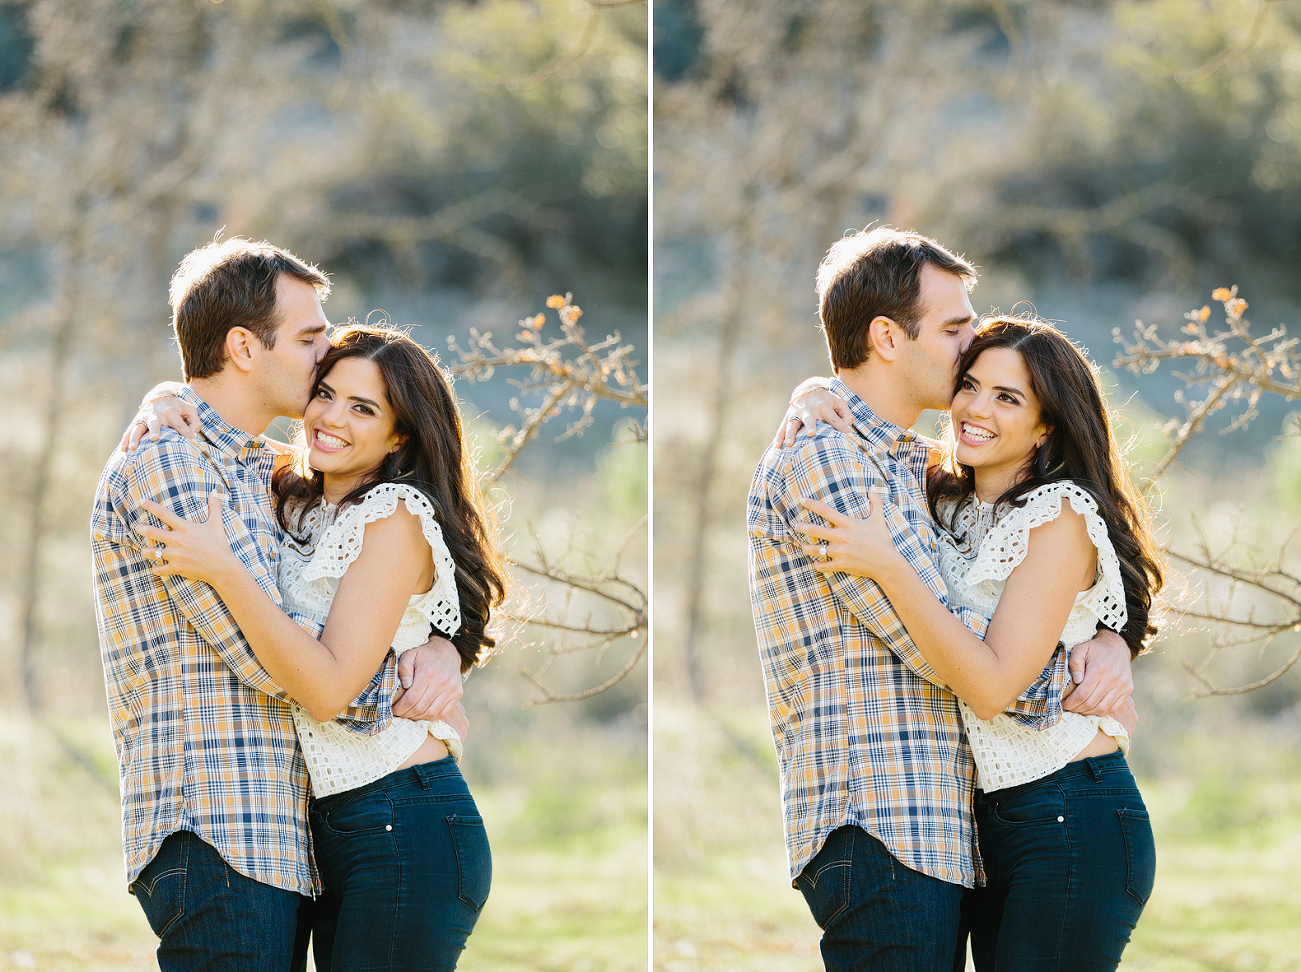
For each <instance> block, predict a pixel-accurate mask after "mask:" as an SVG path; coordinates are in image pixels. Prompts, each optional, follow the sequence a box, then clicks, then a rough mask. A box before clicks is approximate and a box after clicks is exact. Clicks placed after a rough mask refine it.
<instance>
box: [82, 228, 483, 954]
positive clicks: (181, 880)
mask: <svg viewBox="0 0 1301 972" xmlns="http://www.w3.org/2000/svg"><path fill="white" fill-rule="evenodd" d="M328 292H329V282H328V280H327V279H326V277H325V276H324V275H323V274H322V273H321V272H320V271H319V270H317V269H316V268H315V267H312V266H310V265H308V264H306V263H304V262H303V261H301V260H299V259H298V258H297V257H295V256H293V255H292V254H289V253H287V252H285V251H284V250H281V249H278V248H276V247H273V246H271V245H269V244H266V243H250V242H248V241H246V240H242V239H230V240H226V241H224V242H221V243H214V244H211V245H209V246H207V247H204V248H202V249H200V250H196V251H194V252H193V253H191V254H189V255H188V256H187V257H186V258H185V259H184V261H182V263H181V266H180V269H179V270H178V271H177V273H176V276H175V277H173V279H172V285H171V305H172V308H173V326H174V329H175V332H176V339H177V343H178V344H179V346H180V351H181V357H182V361H183V365H184V376H185V380H186V382H187V385H186V386H184V387H182V388H180V389H179V390H178V391H177V394H178V395H179V397H180V398H181V399H182V400H184V401H185V402H186V403H187V404H188V406H189V407H191V408H192V409H194V411H195V413H196V414H197V418H198V422H199V430H198V431H197V432H193V431H192V432H191V433H190V434H189V435H188V436H181V435H179V434H177V433H175V432H173V431H172V430H170V429H166V430H163V431H162V433H161V434H160V435H158V436H156V437H155V440H154V441H150V442H148V443H145V444H144V445H143V446H142V447H141V448H139V449H137V450H135V451H129V452H118V451H115V452H114V454H113V456H112V457H110V459H109V461H108V464H107V466H106V467H105V469H104V473H103V475H102V477H101V478H100V482H99V488H98V490H97V492H96V495H95V508H94V513H93V516H92V520H91V541H92V548H93V553H94V562H95V597H96V619H97V623H98V627H99V635H100V648H101V653H102V655H103V661H104V677H105V683H106V687H107V690H108V701H109V710H110V714H111V716H112V721H113V729H114V741H115V744H116V748H117V755H118V763H119V768H120V774H121V787H122V835H123V844H124V851H125V856H126V870H127V881H128V882H129V884H130V890H131V892H132V893H133V894H134V895H135V896H136V898H137V900H138V901H139V903H140V905H141V907H142V908H143V909H144V912H145V915H146V917H147V918H148V920H149V923H150V925H151V927H152V928H153V930H154V931H155V932H156V933H157V934H158V936H159V939H160V942H159V947H158V962H159V966H160V968H162V969H179V968H185V969H205V970H217V969H220V970H241V972H243V970H254V969H258V970H265V969H286V970H289V969H301V968H303V966H304V963H305V960H306V945H307V937H308V933H309V932H310V915H309V913H308V911H309V909H308V908H307V907H306V906H307V905H308V904H310V901H311V898H310V897H309V896H310V895H312V894H313V893H315V892H316V891H317V890H319V887H320V884H319V880H318V876H317V874H316V871H315V866H314V863H313V860H312V853H311V846H310V838H309V835H308V827H307V799H308V790H307V787H308V777H307V770H306V766H305V764H304V762H303V755H302V752H301V750H300V749H299V745H298V737H297V733H296V732H295V729H294V722H293V717H292V714H291V710H290V707H289V702H288V698H287V696H286V695H285V693H284V691H283V690H282V689H281V688H280V687H279V686H278V685H277V684H276V683H275V682H274V681H273V680H272V679H271V678H270V676H269V675H268V674H267V673H266V671H265V670H264V669H263V668H262V666H261V665H260V664H259V663H258V661H257V659H256V658H255V657H254V655H253V652H252V650H251V649H250V648H249V646H248V644H247V643H246V642H245V640H244V638H243V636H242V635H241V633H240V631H239V628H238V627H237V626H236V625H235V623H234V621H233V619H232V618H231V616H230V614H229V612H228V611H227V610H226V608H225V606H224V605H223V604H222V603H221V600H220V599H219V598H218V597H217V596H216V593H215V592H214V591H213V590H212V588H211V587H209V586H207V585H206V584H203V583H199V582H195V581H191V580H187V579H185V578H182V577H177V576H167V577H163V578H156V577H155V576H154V575H153V574H152V573H151V572H150V570H149V566H150V557H149V556H148V554H149V552H150V549H151V548H150V546H149V545H148V543H147V541H145V540H144V539H143V538H142V537H141V536H140V534H139V533H138V532H137V527H138V526H139V525H141V524H142V523H144V522H146V521H145V520H144V519H143V516H144V514H143V513H142V511H141V506H140V504H141V501H142V500H151V501H153V502H156V503H160V504H162V505H164V506H167V507H169V508H171V509H172V510H173V511H174V512H176V513H177V514H178V515H180V516H183V517H186V518H188V519H196V520H202V519H204V518H205V517H206V515H207V497H208V493H209V492H210V491H211V490H213V489H220V490H221V492H222V493H223V494H224V496H225V501H226V505H227V506H228V507H229V508H230V510H231V512H232V514H233V516H232V517H231V518H230V520H229V521H228V523H227V532H228V536H229V538H230V541H231V545H232V547H233V548H234V549H235V551H236V553H237V554H238V556H239V558H240V560H241V561H242V562H243V563H244V565H245V566H246V567H247V568H248V569H249V571H250V572H251V573H252V574H253V575H254V576H255V577H256V578H257V580H258V582H259V584H261V586H262V587H263V589H264V590H265V591H266V592H267V594H268V595H270V596H271V598H272V599H273V600H274V601H276V603H277V604H278V603H280V595H279V592H278V590H277V588H276V558H277V553H278V548H279V543H280V534H279V531H278V529H277V526H276V521H275V518H274V516H273V514H272V511H271V505H270V495H269V492H268V484H269V479H270V473H271V468H272V463H273V460H274V454H273V453H272V451H271V450H270V449H269V448H268V447H267V445H266V443H265V440H264V439H263V438H262V433H263V432H264V431H265V429H266V427H267V425H268V424H270V422H271V421H272V419H274V418H275V417H276V416H279V415H286V416H291V417H301V416H302V414H303V407H304V405H305V404H306V402H307V399H308V394H309V392H310V389H311V386H312V381H313V377H314V374H315V370H316V366H317V363H318V362H319V361H320V360H321V358H322V357H323V356H324V354H325V351H326V349H327V348H328V346H329V341H328V338H327V336H326V330H327V328H328V326H329V324H328V322H327V321H326V318H325V315H324V313H323V311H322V310H321V298H322V297H324V296H326V295H327V294H328ZM151 394H152V393H151ZM155 525H157V524H156V523H155ZM296 620H298V621H299V623H300V624H302V625H303V626H304V627H305V628H307V629H308V630H310V631H311V632H312V634H313V635H319V634H320V631H319V627H318V626H316V625H315V624H313V623H312V622H310V621H308V620H307V619H304V618H296ZM417 653H419V655H418V657H416V658H413V663H414V667H413V668H412V669H411V670H409V671H404V674H403V680H404V681H408V680H410V682H411V685H410V688H409V689H408V691H407V693H406V695H405V696H403V697H402V698H401V699H400V700H398V701H397V702H396V703H395V702H394V700H393V696H394V691H395V688H396V682H397V677H398V676H397V671H396V667H395V664H394V662H393V660H392V656H390V657H389V660H388V662H387V663H386V666H385V668H384V669H383V670H381V671H380V672H379V673H377V674H376V676H375V678H374V679H373V680H372V681H371V684H370V685H369V686H367V687H365V688H364V689H362V691H361V694H360V695H359V696H358V697H357V698H356V699H355V700H354V702H353V703H352V705H351V706H350V707H349V708H348V709H347V710H346V711H345V712H344V713H342V714H341V715H340V717H339V718H340V719H341V720H343V721H344V722H345V724H347V725H348V726H349V727H350V728H352V729H355V730H356V731H358V732H362V733H373V732H377V731H379V730H381V729H383V728H384V727H385V726H386V725H387V724H388V723H389V721H390V720H391V717H392V715H393V714H394V713H396V714H399V715H404V716H410V717H412V718H431V719H433V718H439V717H442V718H451V719H452V720H453V721H454V722H460V723H461V727H462V728H463V727H464V723H463V714H461V713H459V711H457V710H459V701H458V700H459V697H460V658H459V656H458V654H457V652H456V649H455V648H454V647H453V646H452V644H451V643H450V642H447V641H445V640H443V639H435V640H434V641H433V642H430V643H429V644H427V645H425V646H423V647H421V648H417V649H414V650H413V651H412V652H409V653H407V654H410V655H416V654H417ZM403 660H404V662H405V657H404V659H403ZM405 667H406V666H404V668H405ZM359 688H360V687H359Z"/></svg>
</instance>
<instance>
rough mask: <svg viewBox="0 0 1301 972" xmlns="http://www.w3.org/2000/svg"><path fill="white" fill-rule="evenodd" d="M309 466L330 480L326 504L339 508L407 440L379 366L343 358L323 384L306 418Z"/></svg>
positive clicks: (326, 490) (327, 487) (358, 358)
mask: <svg viewBox="0 0 1301 972" xmlns="http://www.w3.org/2000/svg"><path fill="white" fill-rule="evenodd" d="M303 428H304V430H305V431H306V435H307V461H308V463H309V464H310V465H311V467H312V468H313V469H317V470H320V471H321V472H322V473H324V475H325V498H326V500H327V501H329V502H331V503H337V502H338V501H339V500H340V499H342V498H343V497H344V496H347V495H348V493H350V492H352V490H354V489H356V488H357V487H358V486H361V485H362V484H364V483H366V482H369V481H370V480H371V479H373V478H374V476H375V473H376V472H377V471H378V469H379V467H380V465H381V464H382V463H383V462H384V457H385V456H387V455H388V454H389V453H390V452H393V451H395V450H397V449H398V448H399V447H400V446H401V444H402V442H403V439H404V437H403V436H401V435H399V434H398V433H397V432H396V431H395V430H394V415H393V409H392V406H391V405H390V404H389V400H388V393H387V391H386V390H385V387H384V379H383V377H382V376H381V374H380V370H379V366H378V365H376V364H375V362H373V361H369V360H367V359H366V358H360V357H355V358H343V359H341V360H340V361H338V362H337V363H336V364H335V365H334V367H332V368H331V369H330V370H329V371H328V372H327V373H326V374H325V375H323V376H322V377H321V379H320V381H319V382H318V383H317V388H316V394H315V395H313V396H312V400H311V401H310V402H308V404H307V408H306V410H305V411H304V413H303Z"/></svg>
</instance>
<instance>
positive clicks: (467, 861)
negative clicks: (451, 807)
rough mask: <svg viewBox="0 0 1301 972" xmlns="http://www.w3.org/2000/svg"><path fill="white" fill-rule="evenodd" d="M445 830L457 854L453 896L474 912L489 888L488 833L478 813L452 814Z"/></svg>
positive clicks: (490, 877) (489, 856)
mask: <svg viewBox="0 0 1301 972" xmlns="http://www.w3.org/2000/svg"><path fill="white" fill-rule="evenodd" d="M447 829H448V830H449V831H450V832H451V835H452V848H453V849H454V850H455V851H456V894H457V897H459V898H460V899H461V900H462V901H464V902H465V903H466V904H468V905H469V906H470V907H471V908H473V909H474V910H475V911H476V912H477V911H478V910H479V909H480V908H482V907H483V905H484V902H485V901H487V900H488V890H489V888H491V887H492V851H491V850H490V849H489V847H488V831H486V830H485V829H484V827H483V818H482V817H480V816H478V815H477V814H457V813H454V814H451V815H450V816H448V818H447Z"/></svg>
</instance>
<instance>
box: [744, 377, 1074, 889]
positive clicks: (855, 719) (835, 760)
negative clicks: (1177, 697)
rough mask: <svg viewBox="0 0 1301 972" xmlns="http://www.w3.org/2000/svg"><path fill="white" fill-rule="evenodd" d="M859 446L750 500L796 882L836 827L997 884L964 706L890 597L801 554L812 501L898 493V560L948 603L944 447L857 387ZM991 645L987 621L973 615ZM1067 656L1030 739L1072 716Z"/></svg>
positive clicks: (796, 460)
mask: <svg viewBox="0 0 1301 972" xmlns="http://www.w3.org/2000/svg"><path fill="white" fill-rule="evenodd" d="M830 390H831V391H832V392H833V393H834V394H836V395H839V396H840V397H841V398H843V399H845V400H846V401H847V402H848V403H849V406H850V410H851V411H852V413H853V417H854V431H853V433H851V434H849V435H845V434H842V433H840V432H838V431H836V430H835V429H833V428H831V427H830V426H828V425H823V424H819V425H818V427H817V430H816V434H815V435H813V436H812V437H809V436H804V435H801V436H800V439H799V442H798V443H797V444H796V445H794V446H792V447H790V448H786V449H778V448H769V450H768V451H767V452H766V453H765V454H764V457H763V459H762V460H761V461H760V463H759V468H758V470H757V471H756V472H755V476H754V481H753V483H752V484H751V486H750V496H749V503H748V512H747V525H748V527H749V534H750V594H751V600H752V603H753V608H754V622H755V631H756V633H757V635H758V641H759V653H760V657H761V659H762V662H763V673H764V682H765V686H766V689H767V695H768V713H769V718H770V721H771V723H772V734H773V742H774V744H775V745H776V747H777V760H778V763H779V768H780V771H781V788H782V810H783V817H784V827H785V833H786V853H787V859H788V861H789V863H790V873H791V878H792V880H794V878H796V877H797V876H798V875H799V873H800V871H802V870H803V869H804V866H805V865H806V864H808V862H809V861H810V860H811V859H812V858H813V857H814V855H816V854H817V852H818V851H819V850H820V849H821V847H822V844H823V843H824V841H825V840H826V838H827V835H828V834H830V833H831V832H832V831H833V830H835V829H836V828H837V827H842V826H845V825H856V826H858V827H861V828H863V829H864V830H866V831H868V832H869V833H871V834H873V835H874V836H876V837H877V838H878V839H879V840H880V841H881V842H882V843H883V844H884V845H885V846H886V848H888V849H889V851H890V853H891V854H893V855H894V856H895V857H896V858H897V859H898V860H899V861H901V862H902V863H903V864H905V865H907V866H908V867H910V868H913V869H914V870H917V871H920V872H922V873H923V874H929V875H931V876H932V877H936V878H939V879H940V880H943V881H948V882H950V883H953V884H962V885H965V886H967V887H971V886H972V885H973V884H974V883H975V882H976V881H978V880H983V875H982V874H981V869H980V859H979V854H978V852H977V849H976V835H975V825H974V820H973V817H972V810H971V801H972V796H973V793H974V791H975V766H974V764H973V762H972V758H971V750H970V748H969V747H968V745H967V741H966V735H965V733H964V732H963V729H962V717H961V715H960V714H959V711H958V705H957V699H956V698H955V697H954V695H953V694H952V693H951V692H949V690H948V689H947V688H945V687H944V686H943V685H942V684H940V683H939V680H938V678H937V677H936V675H935V673H934V671H933V670H932V669H931V667H930V666H929V665H928V664H927V663H926V661H925V659H923V658H922V656H921V654H920V653H919V652H918V650H917V647H916V645H914V644H913V642H912V639H911V638H910V637H909V635H908V632H907V630H906V629H905V628H904V626H903V624H902V622H901V621H900V620H899V616H898V615H897V614H896V613H895V611H894V609H893V608H892V607H891V605H890V602H889V600H888V599H887V598H886V596H885V594H884V593H883V592H882V590H881V589H880V587H878V586H877V585H876V583H875V582H873V581H871V580H868V579H866V578H861V577H851V576H849V575H847V574H831V575H827V576H824V575H822V574H819V573H818V572H817V571H816V570H814V569H813V561H812V559H811V558H810V557H808V556H807V555H806V554H804V553H803V551H801V550H800V545H801V544H802V543H806V542H808V538H807V537H806V536H805V535H804V534H802V533H801V532H800V529H799V527H800V524H801V523H806V524H807V523H810V522H812V518H813V516H814V514H812V513H810V512H809V511H808V510H806V509H804V507H802V506H800V504H799V498H800V497H805V498H809V499H817V500H821V501H822V502H824V503H828V504H830V505H831V506H834V507H835V508H836V509H838V510H839V511H840V512H842V513H845V514H848V515H850V516H857V517H863V516H867V514H868V498H867V497H868V491H869V489H872V488H878V489H884V490H885V491H886V493H887V496H888V498H889V502H891V503H893V504H894V505H895V506H896V507H898V509H899V510H900V511H901V512H902V513H903V516H904V518H905V520H906V522H907V525H908V529H907V530H902V529H897V528H895V527H892V532H893V534H894V541H895V545H896V546H897V547H898V548H899V550H900V551H902V553H903V554H904V556H905V557H906V558H907V559H908V562H909V563H910V564H911V565H912V566H913V568H914V569H915V570H916V571H917V573H918V575H919V576H920V577H921V578H922V579H923V580H924V581H925V582H926V585H927V586H928V587H929V588H930V589H931V591H932V592H933V593H934V594H935V596H936V597H937V598H939V599H940V601H941V602H944V603H946V604H947V592H946V591H945V588H944V581H943V579H942V577H941V575H940V570H939V564H938V555H937V540H936V533H935V529H936V528H935V526H934V524H933V522H932V520H931V517H930V513H929V511H928V510H927V507H926V501H925V491H924V486H923V484H924V482H925V476H926V465H927V459H928V455H929V443H928V442H927V440H925V439H923V438H920V437H919V436H917V435H916V434H914V433H912V432H909V431H907V430H905V429H901V428H899V427H898V426H895V425H891V424H889V423H887V422H884V421H882V420H881V419H880V418H878V417H877V416H876V415H875V414H874V413H873V412H872V410H871V409H870V408H868V406H867V405H866V404H865V403H864V402H863V401H862V399H860V398H859V397H858V396H857V395H855V394H854V393H853V392H851V391H850V390H849V388H848V387H846V386H845V385H844V384H843V383H842V382H839V381H833V382H832V383H831V386H830ZM959 616H960V617H961V618H962V620H963V622H964V623H965V624H966V625H967V626H968V627H969V628H971V629H972V630H973V631H975V632H976V633H977V634H979V635H982V636H983V635H984V632H985V628H986V626H987V624H988V620H989V619H987V618H984V617H981V616H979V615H977V614H975V613H974V612H970V611H966V610H963V611H961V612H959ZM1066 674H1067V671H1066V656H1065V653H1064V652H1062V651H1060V650H1059V651H1058V652H1056V653H1055V654H1054V656H1053V659H1052V661H1051V662H1050V663H1049V665H1048V666H1047V667H1046V668H1045V669H1044V672H1043V674H1042V675H1041V676H1040V678H1039V680H1038V681H1036V682H1035V683H1034V684H1033V685H1031V686H1030V687H1029V689H1027V690H1026V692H1025V694H1023V695H1022V697H1021V698H1020V699H1019V700H1018V701H1017V703H1016V705H1015V706H1014V708H1013V710H1012V711H1013V713H1014V715H1016V716H1017V717H1018V718H1019V719H1020V720H1021V721H1023V722H1026V723H1028V724H1031V725H1052V724H1054V723H1055V722H1056V721H1057V720H1058V719H1059V718H1060V717H1061V688H1062V686H1063V685H1064V684H1065V678H1066Z"/></svg>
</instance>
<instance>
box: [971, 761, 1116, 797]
mask: <svg viewBox="0 0 1301 972" xmlns="http://www.w3.org/2000/svg"><path fill="white" fill-rule="evenodd" d="M1121 774H1123V775H1124V776H1125V777H1128V778H1129V780H1131V781H1132V780H1133V774H1132V773H1130V771H1129V763H1128V762H1126V761H1125V754H1124V753H1122V752H1121V751H1120V750H1116V751H1115V752H1114V753H1107V754H1106V755H1105V756H1090V757H1089V758H1088V759H1077V760H1075V761H1074V762H1071V763H1067V764H1066V765H1065V766H1063V767H1062V768H1061V769H1059V770H1057V771H1056V772H1053V773H1049V774H1048V775H1047V776H1045V777H1042V778H1041V779H1037V780H1031V781H1030V782H1029V783H1018V784H1017V785H1016V786H1009V787H1007V788H1006V789H1003V790H994V791H993V792H992V793H986V792H985V791H984V790H977V791H976V797H977V798H979V799H991V798H998V797H1009V796H1013V795H1015V794H1017V793H1021V792H1023V791H1025V790H1028V789H1029V788H1030V787H1032V786H1039V785H1040V784H1043V783H1071V782H1074V781H1076V780H1081V781H1088V782H1093V783H1104V782H1108V781H1111V780H1114V781H1116V782H1119V780H1116V777H1118V776H1120V775H1121Z"/></svg>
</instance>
